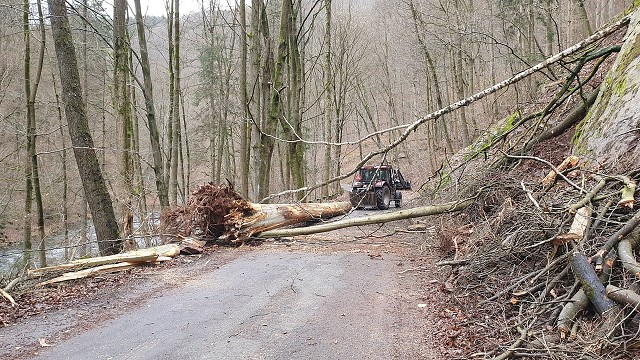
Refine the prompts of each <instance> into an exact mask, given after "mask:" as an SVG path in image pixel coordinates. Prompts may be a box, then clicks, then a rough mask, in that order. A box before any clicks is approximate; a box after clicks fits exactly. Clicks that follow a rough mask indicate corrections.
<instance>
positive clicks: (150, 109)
mask: <svg viewBox="0 0 640 360" xmlns="http://www.w3.org/2000/svg"><path fill="white" fill-rule="evenodd" d="M134 4H135V8H136V29H137V31H138V44H139V46H140V65H141V67H142V77H143V81H144V87H143V88H142V96H143V97H144V105H145V110H146V113H147V125H148V127H149V137H150V139H151V155H152V156H153V166H152V168H153V173H154V175H155V181H156V191H157V192H158V199H159V200H160V207H161V208H165V207H167V206H169V195H168V193H167V187H166V182H165V178H164V165H163V159H162V149H161V147H160V131H159V130H158V124H157V121H156V110H155V104H154V101H153V82H152V80H151V64H150V62H149V51H148V50H147V37H146V33H145V28H144V19H143V18H142V7H141V6H140V0H134Z"/></svg>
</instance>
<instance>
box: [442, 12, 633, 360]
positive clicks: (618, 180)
mask: <svg viewBox="0 0 640 360" xmlns="http://www.w3.org/2000/svg"><path fill="white" fill-rule="evenodd" d="M639 21H640V12H638V11H636V12H635V14H634V16H633V17H632V19H631V22H630V24H629V26H628V31H627V34H626V35H625V37H624V39H621V35H622V33H620V32H619V33H618V34H617V35H614V36H613V37H609V38H608V39H607V40H606V41H605V42H604V43H601V44H599V45H598V46H597V48H592V49H590V50H589V51H587V52H586V53H584V54H583V55H581V56H580V57H578V58H572V59H571V60H570V61H568V62H567V63H565V64H564V66H565V68H567V69H569V70H570V72H569V75H568V76H567V78H566V80H565V81H561V82H559V83H557V84H555V85H550V86H549V87H547V92H546V94H545V95H542V96H540V97H539V98H538V99H539V100H538V102H536V103H532V104H531V106H530V107H529V108H527V109H526V110H525V111H523V112H522V113H516V114H514V115H513V116H512V117H510V118H507V119H505V120H503V121H502V122H501V123H500V124H499V125H497V126H496V127H494V129H493V130H492V132H491V133H490V134H488V135H487V136H486V137H485V139H484V141H481V142H480V143H478V144H476V145H475V146H472V147H470V148H469V149H468V150H467V151H466V152H465V153H464V154H460V155H458V156H457V161H458V162H457V163H455V164H456V165H455V166H453V171H451V172H448V173H444V175H443V176H442V177H441V179H442V181H441V182H440V183H439V184H438V186H434V187H433V188H434V189H442V188H444V189H445V190H444V191H441V192H440V193H439V194H440V195H439V196H438V197H437V198H438V199H440V198H441V196H442V194H446V195H444V197H445V198H451V197H463V196H470V195H473V194H478V201H476V202H475V203H474V205H472V206H471V207H469V208H468V209H467V210H466V211H464V212H462V213H459V214H456V215H450V216H449V215H448V216H445V217H443V218H441V219H438V221H437V222H436V223H435V225H436V226H437V228H438V229H439V230H438V236H437V239H436V242H437V248H438V250H439V251H440V255H441V259H442V261H441V262H440V263H439V264H437V265H439V268H440V269H441V272H440V276H441V281H442V282H443V284H445V286H444V287H443V288H442V292H441V296H442V297H443V298H444V304H446V305H444V307H443V308H442V309H440V311H442V312H443V313H446V312H447V311H450V310H449V309H452V308H454V309H459V311H460V315H459V317H458V318H456V317H446V316H445V318H446V322H448V327H449V328H452V329H455V331H453V332H455V334H452V331H444V332H443V333H442V334H441V336H440V337H441V340H442V341H448V342H449V343H450V344H452V349H457V351H463V353H464V356H461V358H486V357H496V358H500V359H505V358H513V357H516V358H521V357H522V358H540V359H576V358H586V359H601V358H602V359H605V358H607V359H608V358H624V359H631V358H638V356H640V353H639V352H638V350H637V349H638V344H640V342H639V339H638V338H637V336H638V333H639V329H640V328H639V321H638V317H637V313H636V310H635V309H636V308H637V306H638V304H639V302H638V300H640V296H639V295H638V294H637V292H638V290H639V287H638V274H639V273H640V266H639V264H638V263H637V262H636V260H635V257H634V251H633V248H634V247H635V246H636V244H637V243H638V241H640V229H637V228H636V226H637V225H638V224H639V223H640V213H639V212H638V210H637V209H636V208H635V207H634V205H635V201H636V200H637V199H638V194H637V193H636V183H637V181H638V180H640V166H639V165H640V163H639V160H638V159H640V157H639V156H638V154H639V153H638V151H639V150H638V146H637V144H638V135H639V134H640V131H639V129H640V122H639V120H638V119H640V111H638V110H639V109H638V108H637V104H638V103H639V102H638V91H637V89H638V75H639V74H640V68H639V67H638V66H637V64H638V61H639V60H638V57H637V55H638V46H637V40H638V29H640V26H639ZM614 58H615V61H613V59H614ZM605 74H607V75H606V77H604V75H605ZM603 79H604V80H603ZM601 83H602V85H600V84H601ZM596 95H597V98H596ZM558 103H560V104H562V105H558ZM591 104H593V105H591ZM587 109H588V114H587V111H586V110H587ZM522 119H526V121H522ZM569 120H570V121H569ZM473 158H475V160H470V159H473ZM451 184H453V185H455V186H450V185H451ZM460 318H464V320H465V321H460ZM479 342H483V343H484V345H483V346H479ZM461 349H462V350H461ZM450 355H451V356H455V355H456V354H454V353H451V354H450ZM458 356H459V353H458Z"/></svg>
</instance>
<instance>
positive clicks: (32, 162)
mask: <svg viewBox="0 0 640 360" xmlns="http://www.w3.org/2000/svg"><path fill="white" fill-rule="evenodd" d="M23 6H24V9H23V10H24V13H23V21H24V23H23V29H24V40H25V56H24V73H25V79H24V81H25V93H26V98H27V127H26V128H27V161H28V163H27V164H26V165H25V174H26V185H27V188H26V196H25V230H24V231H25V235H24V239H25V253H27V252H29V250H30V248H31V244H30V243H31V239H30V237H31V230H30V229H31V198H32V196H34V197H35V200H36V208H37V216H38V237H39V239H38V240H39V241H38V249H39V259H40V266H47V257H46V254H45V243H44V238H45V233H44V210H43V205H42V193H41V190H40V176H39V168H38V156H37V155H36V108H35V102H36V96H37V93H38V86H39V85H40V79H41V76H42V67H43V62H44V49H45V29H44V18H43V15H42V3H41V2H40V0H38V2H37V8H38V18H39V20H38V24H39V30H40V37H41V39H40V50H39V52H38V60H37V67H36V77H35V79H34V82H33V84H32V83H31V46H30V41H31V40H30V39H31V28H30V23H29V14H30V8H29V7H30V5H29V1H26V0H25V1H24V4H23ZM31 187H33V188H31ZM32 191H33V195H32ZM27 238H29V239H27ZM28 258H29V256H27V259H28Z"/></svg>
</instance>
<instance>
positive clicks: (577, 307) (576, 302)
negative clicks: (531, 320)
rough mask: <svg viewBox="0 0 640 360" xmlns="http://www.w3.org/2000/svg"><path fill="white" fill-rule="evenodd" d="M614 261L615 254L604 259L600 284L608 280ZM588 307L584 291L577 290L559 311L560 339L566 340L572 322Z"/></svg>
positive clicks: (610, 254) (611, 252)
mask: <svg viewBox="0 0 640 360" xmlns="http://www.w3.org/2000/svg"><path fill="white" fill-rule="evenodd" d="M615 261H616V252H615V251H609V253H608V254H607V257H606V261H605V263H604V267H603V270H602V272H601V273H600V275H599V276H598V278H599V280H600V282H601V283H605V282H607V281H608V279H609V275H610V274H611V269H612V268H613V265H614V264H615ZM588 305H589V297H587V294H586V293H585V291H584V289H582V288H581V289H580V290H578V292H576V293H575V294H574V295H573V296H572V297H571V299H570V301H569V302H567V303H566V304H565V305H564V307H563V308H562V311H560V315H559V316H558V331H560V337H561V338H563V339H564V338H566V336H567V334H568V333H569V332H570V331H571V328H572V326H573V323H574V320H575V318H576V316H578V314H579V313H580V312H581V311H583V310H584V309H586V308H587V306H588Z"/></svg>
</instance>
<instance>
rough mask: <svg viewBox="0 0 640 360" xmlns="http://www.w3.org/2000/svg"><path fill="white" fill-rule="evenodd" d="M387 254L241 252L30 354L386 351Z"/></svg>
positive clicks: (227, 355)
mask: <svg viewBox="0 0 640 360" xmlns="http://www.w3.org/2000/svg"><path fill="white" fill-rule="evenodd" d="M394 266H395V261H394V260H393V259H391V258H389V257H385V259H372V258H370V257H369V256H367V255H366V254H362V253H336V254H314V253H298V252H263V251H257V252H249V253H246V254H244V255H242V256H241V257H239V258H237V259H235V260H233V261H232V262H230V263H227V264H226V265H223V266H221V267H219V268H217V269H215V268H211V269H209V270H206V271H204V272H203V273H202V274H201V275H198V276H197V277H196V279H195V280H193V281H189V282H187V283H185V284H182V285H180V286H178V287H176V288H172V289H171V290H169V291H168V292H166V293H165V294H162V296H158V297H155V298H152V299H149V300H147V301H146V302H145V303H143V304H141V305H140V306H138V307H136V308H134V309H132V310H131V311H128V312H125V313H124V314H122V315H120V316H119V317H116V318H114V319H111V320H108V321H106V322H104V323H102V324H99V325H98V326H96V327H94V328H93V329H91V330H88V331H86V332H82V333H80V334H79V335H77V336H75V337H72V338H70V339H68V340H66V341H62V342H60V343H56V344H55V345H54V346H52V347H46V348H42V349H41V351H40V352H39V355H38V356H37V357H36V359H48V360H50V359H83V360H84V359H389V358H392V357H394V356H393V352H394V350H393V348H394V347H393V325H394V319H395V313H394V312H395V311H396V310H395V309H394V303H395V302H394V297H395V296H396V293H397V291H398V284H397V279H396V275H395V274H396V269H395V268H394Z"/></svg>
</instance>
